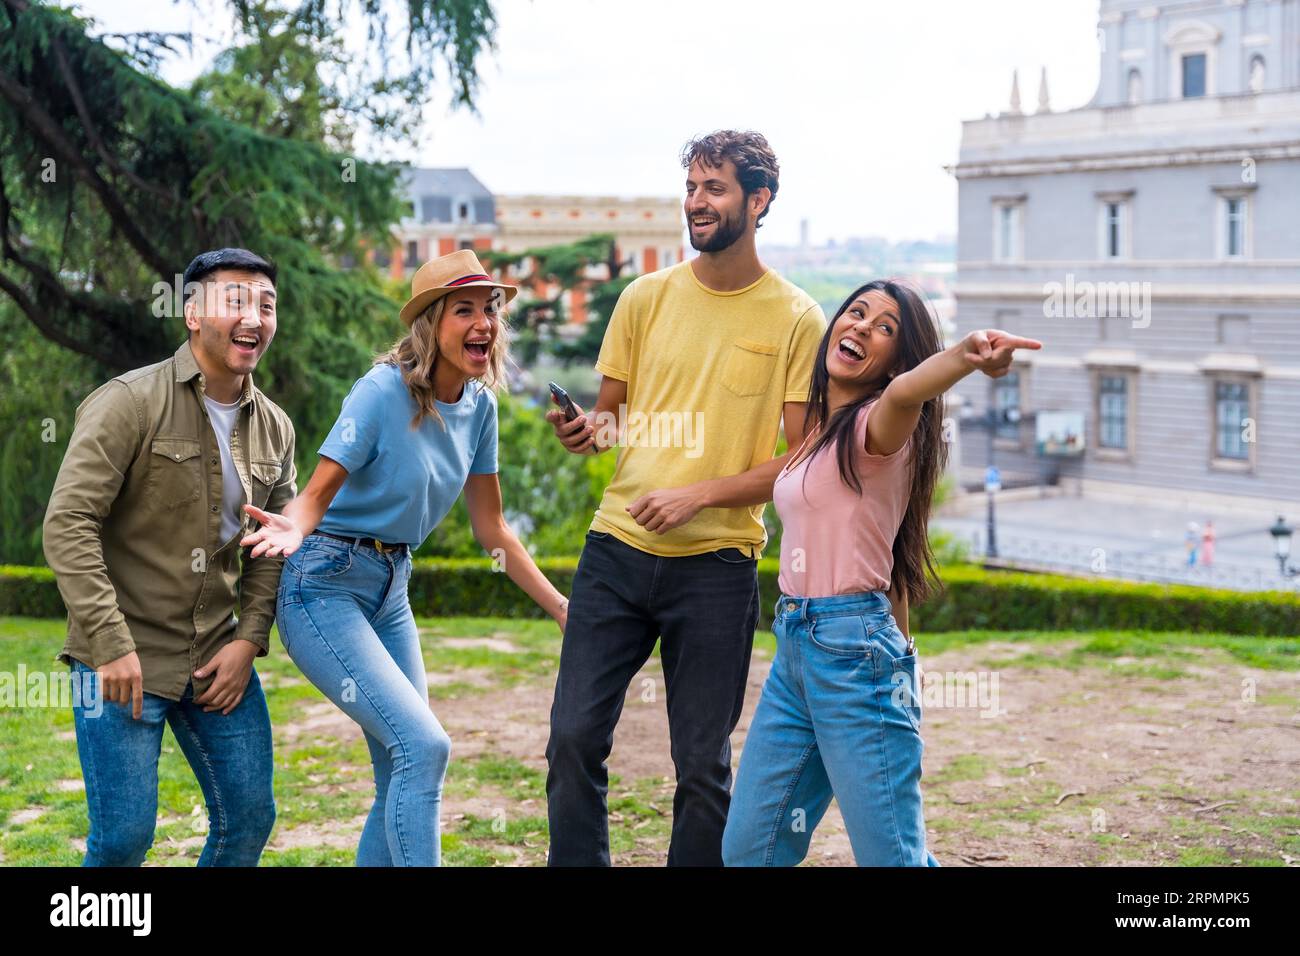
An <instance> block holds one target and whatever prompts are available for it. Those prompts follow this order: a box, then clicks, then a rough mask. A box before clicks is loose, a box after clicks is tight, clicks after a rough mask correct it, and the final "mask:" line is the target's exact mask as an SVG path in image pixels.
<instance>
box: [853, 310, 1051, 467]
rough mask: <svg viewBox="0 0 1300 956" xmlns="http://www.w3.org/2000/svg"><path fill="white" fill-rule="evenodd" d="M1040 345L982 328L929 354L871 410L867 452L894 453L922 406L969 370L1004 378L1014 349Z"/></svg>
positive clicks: (890, 385)
mask: <svg viewBox="0 0 1300 956" xmlns="http://www.w3.org/2000/svg"><path fill="white" fill-rule="evenodd" d="M1042 347H1043V343H1041V342H1039V341H1037V340H1036V339H1026V338H1021V337H1020V336H1018V335H1012V334H1011V333H1010V332H1003V331H1002V330H1001V329H983V330H979V331H975V332H971V333H970V334H969V335H967V336H966V337H965V338H964V339H962V340H961V341H960V342H958V343H956V344H955V345H951V346H949V347H948V348H946V349H944V350H943V351H942V352H939V353H938V354H936V355H931V356H930V357H929V358H928V359H926V360H925V361H924V362H922V363H921V364H920V365H918V366H917V367H916V368H914V369H911V370H909V371H906V372H904V373H903V374H901V375H899V376H898V377H896V378H895V379H894V380H893V381H892V382H890V383H889V385H888V386H887V387H886V388H885V391H884V393H883V394H882V395H881V396H880V404H879V406H878V407H876V408H874V409H872V411H871V428H870V431H869V432H868V435H867V451H868V452H870V453H871V454H873V455H892V454H893V453H894V452H896V451H898V449H900V448H902V447H903V445H904V443H905V442H906V441H907V439H908V438H909V437H910V436H911V434H912V432H914V431H915V430H916V423H917V422H919V421H920V420H921V408H922V406H923V405H925V403H926V402H928V401H929V400H930V399H932V398H938V397H939V396H940V395H942V394H943V393H944V392H946V391H948V389H950V388H952V387H953V386H954V385H956V384H957V383H958V382H960V381H961V380H962V379H963V378H965V377H966V376H967V375H969V374H970V373H971V372H975V371H979V372H983V373H984V374H985V375H987V376H989V377H990V378H1001V377H1002V376H1003V375H1006V374H1007V372H1008V370H1010V368H1011V360H1012V357H1013V356H1014V353H1015V351H1016V349H1041V348H1042Z"/></svg>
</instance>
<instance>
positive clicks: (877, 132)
mask: <svg viewBox="0 0 1300 956" xmlns="http://www.w3.org/2000/svg"><path fill="white" fill-rule="evenodd" d="M75 5H76V6H77V7H78V8H79V10H80V11H81V12H83V13H85V14H88V15H91V16H93V17H95V18H96V20H97V21H98V23H99V25H100V27H101V29H103V30H108V31H117V32H124V31H130V30H138V29H163V30H192V31H193V32H194V33H196V34H197V35H199V36H200V37H206V38H208V39H209V40H210V42H208V43H207V44H204V45H200V46H198V47H196V51H195V52H196V56H195V57H194V58H186V59H183V60H172V61H170V62H169V63H168V64H167V65H166V66H165V68H164V70H163V75H164V77H165V78H166V79H167V80H169V81H170V82H173V83H177V84H181V83H185V82H188V81H189V80H190V79H192V78H193V77H194V75H196V74H197V73H198V72H199V71H200V70H201V69H202V67H203V66H204V65H205V62H206V60H207V59H209V58H210V57H211V56H212V54H213V53H215V52H216V50H218V49H220V45H221V44H222V43H223V42H226V41H228V39H229V32H228V31H229V23H230V14H229V12H228V8H227V7H226V5H225V3H224V2H223V0H193V2H190V0H181V2H173V0H136V2H135V3H133V4H132V5H131V6H129V7H125V6H124V5H122V4H121V3H120V0H81V2H78V3H76V4H75ZM494 6H495V9H496V11H497V15H498V20H499V31H498V36H497V40H498V44H497V46H498V48H497V51H496V53H495V54H491V55H489V56H487V57H485V58H484V59H482V60H481V61H480V73H481V76H482V92H481V96H480V99H479V103H478V105H479V111H480V112H479V115H478V116H472V115H470V114H468V113H466V112H463V111H461V112H451V111H448V110H447V109H446V107H445V104H446V103H447V102H448V99H449V94H448V91H447V90H446V89H439V90H434V91H431V96H430V99H431V102H432V103H433V104H434V105H433V106H431V107H430V109H429V112H428V115H429V118H430V122H429V128H428V132H427V133H426V135H425V136H424V138H423V139H422V141H421V142H419V143H411V144H409V146H407V147H406V148H404V149H402V150H401V151H400V152H397V153H392V154H390V155H389V156H386V157H384V158H396V159H404V160H408V161H411V162H414V163H417V164H418V165H423V166H468V167H469V168H470V169H471V170H473V171H474V173H475V174H476V175H477V176H478V177H479V178H480V179H481V180H482V181H483V182H484V183H485V184H486V185H487V187H488V188H489V189H491V190H493V191H495V192H501V193H506V192H510V193H520V192H542V193H581V194H613V195H667V196H679V195H681V190H682V183H683V180H684V175H683V173H682V170H681V169H680V167H679V166H678V163H677V153H678V150H679V149H680V147H681V145H682V143H683V142H684V141H685V140H686V139H687V138H689V137H690V136H691V135H692V134H695V133H699V132H705V131H708V130H711V129H715V128H718V127H724V126H730V127H737V128H744V127H749V128H753V129H757V130H759V131H761V132H762V133H763V134H764V135H766V136H767V137H768V139H769V141H770V142H771V143H772V146H773V148H774V149H775V150H776V153H777V156H778V158H779V160H780V162H781V188H780V193H779V195H778V197H777V200H776V202H775V204H774V205H773V207H772V212H771V214H770V215H769V216H768V217H767V219H765V220H764V228H763V237H764V239H765V240H767V241H769V242H782V243H786V242H788V243H793V242H794V241H796V239H797V237H798V234H799V220H800V219H802V218H807V219H808V221H809V230H810V235H811V238H812V241H813V242H814V243H820V242H824V241H825V240H826V239H827V238H831V237H834V238H837V239H842V238H844V237H847V236H854V235H856V236H868V235H879V236H886V237H889V238H891V239H930V238H934V237H936V236H939V235H942V234H952V233H954V232H955V231H956V225H957V211H956V200H957V190H956V184H955V182H954V181H953V179H952V178H951V177H950V176H949V175H948V174H947V173H946V172H944V170H943V166H944V165H945V164H948V163H952V162H955V161H956V158H957V151H958V146H959V143H960V138H961V121H962V120H963V119H975V118H979V117H982V116H983V115H984V114H986V113H989V112H997V111H1000V110H1003V109H1005V108H1006V104H1007V101H1008V97H1009V93H1010V88H1011V72H1012V69H1019V71H1020V82H1021V96H1022V101H1023V103H1024V105H1025V107H1026V109H1033V108H1034V107H1035V106H1036V104H1037V95H1038V77H1039V72H1040V70H1041V69H1042V68H1043V67H1044V66H1046V67H1047V71H1048V85H1049V89H1050V91H1051V98H1052V108H1053V109H1055V110H1061V109H1071V108H1075V107H1079V106H1082V105H1084V104H1085V103H1086V102H1087V101H1088V100H1089V99H1090V98H1091V97H1092V95H1093V93H1094V92H1095V90H1096V86H1097V73H1098V55H1099V54H1098V48H1097V39H1096V26H1097V12H1098V3H1097V0H905V2H898V0H850V2H846V0H797V2H789V0H785V2H775V0H648V2H645V0H639V2H632V0H496V2H495V4H494ZM208 11H211V15H209V12H208ZM223 23H224V24H225V27H224V30H225V32H224V33H223V28H222V24H223Z"/></svg>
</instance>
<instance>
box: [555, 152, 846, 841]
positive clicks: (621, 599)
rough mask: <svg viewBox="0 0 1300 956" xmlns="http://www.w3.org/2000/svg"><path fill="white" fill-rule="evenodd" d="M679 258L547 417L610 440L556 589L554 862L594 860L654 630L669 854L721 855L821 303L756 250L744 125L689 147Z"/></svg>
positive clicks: (756, 216)
mask: <svg viewBox="0 0 1300 956" xmlns="http://www.w3.org/2000/svg"><path fill="white" fill-rule="evenodd" d="M682 166H683V168H685V169H686V170H687V179H686V199H685V204H684V209H685V213H686V218H687V222H688V226H689V230H690V240H691V245H692V246H693V247H694V248H695V249H696V250H697V251H698V252H699V253H700V255H699V257H698V258H696V259H694V260H691V261H689V262H684V263H682V264H680V265H677V266H673V267H672V268H669V269H664V270H661V271H659V272H655V273H651V274H649V275H645V276H641V277H640V278H638V279H636V280H635V281H634V282H632V283H631V284H630V285H629V286H628V287H627V288H626V289H625V290H624V292H623V294H622V296H620V298H619V301H618V305H617V306H616V307H615V309H614V312H613V315H611V317H610V321H609V327H608V329H607V330H606V332H605V339H604V342H603V344H602V345H601V350H600V356H599V358H598V360H597V362H596V368H597V370H598V371H600V373H601V374H602V376H603V379H602V382H601V387H600V394H599V397H598V398H597V400H596V408H595V409H594V410H593V414H592V415H590V416H588V415H585V414H584V415H580V416H579V417H578V418H576V419H575V420H574V421H572V422H565V421H564V418H563V414H562V413H561V412H560V411H558V410H553V411H551V412H550V413H549V414H548V415H547V418H548V420H549V421H551V423H552V424H553V425H554V426H555V431H556V435H557V436H558V437H559V438H560V440H561V442H563V443H564V445H565V447H566V448H568V449H569V450H570V451H573V452H575V453H592V452H601V451H604V450H606V449H607V448H610V447H613V446H615V445H621V446H622V447H621V450H620V451H619V453H618V464H617V466H616V469H615V472H614V477H613V480H612V481H611V482H610V484H609V486H608V487H607V488H606V489H605V495H604V498H603V499H602V500H601V503H600V507H599V509H598V510H597V511H596V515H595V518H594V520H593V521H592V524H591V530H590V531H588V532H587V540H586V543H585V545H584V547H583V551H582V558H581V560H580V561H579V564H578V569H577V573H576V575H575V576H574V581H573V593H572V595H571V597H570V602H569V612H568V622H567V625H566V627H565V635H564V645H563V649H562V651H561V654H560V671H559V675H558V677H557V679H556V685H555V700H554V704H553V706H552V709H551V736H550V741H549V743H548V744H547V748H546V756H547V761H548V763H549V765H550V771H549V773H548V775H547V780H546V794H547V802H548V813H549V816H550V834H551V846H550V857H549V862H550V864H551V865H609V863H610V857H609V825H608V813H607V806H606V794H607V792H608V772H607V769H606V766H605V760H606V758H607V757H608V756H609V753H610V749H611V748H612V746H613V734H614V727H615V725H616V724H617V723H618V718H619V715H620V714H621V713H622V709H623V701H624V698H625V696H626V694H627V690H628V686H629V684H630V683H631V681H632V678H633V676H635V674H636V673H637V671H638V670H640V668H641V667H642V665H644V664H645V662H646V660H647V659H648V658H649V656H650V654H651V652H652V651H653V650H654V645H655V640H656V639H657V638H662V647H661V655H662V660H663V670H664V681H665V685H666V686H665V690H666V692H667V700H668V723H669V734H670V737H671V743H672V756H673V762H674V764H675V765H676V768H677V792H676V796H675V797H674V800H673V830H672V841H671V844H670V846H669V850H668V863H669V865H697V866H698V865H706V866H707V865H713V866H721V865H722V831H723V828H724V826H725V824H726V818H727V809H728V806H729V804H730V798H731V744H730V736H731V732H732V731H733V730H734V729H735V726H736V722H737V720H739V719H740V712H741V708H742V706H743V704H744V697H745V684H746V680H747V678H748V675H749V658H750V649H751V647H752V644H753V638H754V627H755V625H756V624H757V622H758V573H757V559H758V557H759V555H760V553H761V552H762V549H763V546H764V545H765V544H766V543H767V535H766V533H765V531H764V528H763V518H762V515H763V505H764V503H765V502H767V501H769V500H771V497H772V484H773V482H774V481H775V479H776V476H777V474H778V473H779V472H780V470H781V467H782V466H783V465H784V463H785V456H782V457H781V458H775V459H774V458H773V457H772V455H773V453H774V452H775V451H776V445H777V438H778V432H779V429H780V426H781V425H782V423H784V426H785V432H786V438H787V441H788V444H789V446H790V447H791V448H796V447H797V446H798V445H799V443H800V442H801V441H802V439H803V427H804V425H803V423H804V410H805V405H806V402H807V398H808V388H809V384H810V378H811V375H812V368H813V361H814V358H815V357H816V353H817V349H818V347H819V345H820V341H821V337H822V334H823V332H824V331H825V328H826V319H825V317H824V316H823V315H822V311H821V309H820V308H819V307H818V305H817V303H816V302H814V301H813V300H812V299H811V298H810V297H809V296H808V295H806V294H805V293H804V292H803V291H802V290H800V289H799V288H797V287H796V286H794V285H792V284H791V283H789V282H787V281H786V280H784V279H782V278H781V277H780V276H778V275H777V274H776V273H775V272H773V271H772V270H770V269H768V268H766V267H765V266H764V265H763V264H762V263H761V262H760V261H759V259H758V254H757V251H756V248H755V242H754V237H755V231H756V230H757V229H758V227H759V225H760V221H761V220H762V218H763V217H764V216H765V215H767V212H768V208H769V206H770V204H771V202H772V198H773V196H775V194H776V191H777V184H778V171H779V167H778V164H777V161H776V157H775V155H774V154H773V153H772V150H771V147H770V146H768V143H767V141H766V140H765V139H764V138H763V137H762V136H760V135H759V134H757V133H739V132H734V131H730V130H723V131H719V132H716V133H712V134H710V135H708V136H704V137H701V138H699V139H697V140H694V141H692V142H691V143H689V144H687V146H686V148H685V149H684V150H683V153H682Z"/></svg>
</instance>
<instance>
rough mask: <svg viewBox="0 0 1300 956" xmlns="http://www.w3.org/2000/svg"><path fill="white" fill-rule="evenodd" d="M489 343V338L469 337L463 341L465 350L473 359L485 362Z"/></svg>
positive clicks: (490, 341)
mask: <svg viewBox="0 0 1300 956" xmlns="http://www.w3.org/2000/svg"><path fill="white" fill-rule="evenodd" d="M491 345H492V340H491V339H469V340H467V341H466V342H465V351H466V352H468V353H469V357H470V358H472V359H473V360H474V361H476V362H486V361H487V357H488V349H489V348H490V347H491Z"/></svg>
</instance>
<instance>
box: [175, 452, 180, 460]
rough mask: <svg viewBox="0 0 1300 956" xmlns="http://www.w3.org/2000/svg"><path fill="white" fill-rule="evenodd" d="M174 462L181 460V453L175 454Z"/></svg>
mask: <svg viewBox="0 0 1300 956" xmlns="http://www.w3.org/2000/svg"><path fill="white" fill-rule="evenodd" d="M176 460H177V461H180V460H181V453H180V452H177V453H176Z"/></svg>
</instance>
